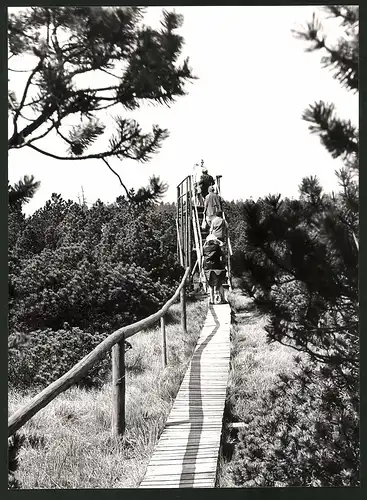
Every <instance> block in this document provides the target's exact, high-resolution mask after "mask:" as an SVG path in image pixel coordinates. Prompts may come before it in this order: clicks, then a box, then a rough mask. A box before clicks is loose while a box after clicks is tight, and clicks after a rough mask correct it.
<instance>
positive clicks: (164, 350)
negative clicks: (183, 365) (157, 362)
mask: <svg viewBox="0 0 367 500" xmlns="http://www.w3.org/2000/svg"><path fill="white" fill-rule="evenodd" d="M161 333H162V364H163V368H165V367H166V366H167V338H166V320H165V319H164V316H162V317H161Z"/></svg>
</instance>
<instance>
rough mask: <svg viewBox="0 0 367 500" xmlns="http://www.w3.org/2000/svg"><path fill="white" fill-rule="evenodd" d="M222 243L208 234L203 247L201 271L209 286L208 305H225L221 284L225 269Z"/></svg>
mask: <svg viewBox="0 0 367 500" xmlns="http://www.w3.org/2000/svg"><path fill="white" fill-rule="evenodd" d="M221 247H222V243H221V242H220V241H219V240H218V239H217V238H216V237H215V236H214V235H212V234H209V235H208V236H207V238H206V240H205V243H204V246H203V270H204V274H205V279H206V281H207V283H208V285H209V304H223V303H225V298H224V288H223V283H224V281H225V279H226V269H225V265H224V258H223V253H222V249H221Z"/></svg>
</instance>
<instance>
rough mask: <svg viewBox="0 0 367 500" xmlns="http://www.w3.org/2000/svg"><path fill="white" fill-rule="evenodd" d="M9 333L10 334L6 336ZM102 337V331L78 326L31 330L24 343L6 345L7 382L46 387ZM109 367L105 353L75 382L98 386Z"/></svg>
mask: <svg viewBox="0 0 367 500" xmlns="http://www.w3.org/2000/svg"><path fill="white" fill-rule="evenodd" d="M12 337H14V335H13V336H11V337H10V340H12ZM105 338H106V335H105V334H100V333H93V334H91V333H88V332H85V331H83V330H81V329H80V328H67V329H62V330H56V331H54V330H52V329H50V328H48V329H45V330H36V331H33V332H31V333H30V334H28V335H27V339H26V341H25V343H23V344H21V345H16V346H15V347H13V348H10V349H9V372H8V377H9V385H10V386H11V387H16V388H17V389H23V390H24V389H27V388H32V389H33V388H34V387H36V388H43V387H46V386H47V385H49V384H50V383H51V382H53V381H55V380H56V379H58V378H59V377H61V376H62V375H64V373H66V372H67V371H68V370H70V368H72V367H73V366H74V365H75V364H76V363H77V362H79V361H80V360H81V359H82V358H83V357H84V356H86V355H87V354H89V352H90V351H91V350H92V349H94V348H95V347H96V346H97V345H98V344H99V343H100V342H102V340H104V339H105ZM110 370H111V364H110V354H109V353H108V354H106V356H105V357H104V358H103V359H102V360H101V361H99V362H98V363H96V365H95V366H94V367H93V368H92V369H91V370H90V371H89V373H88V374H87V375H86V376H85V377H84V378H83V379H82V380H81V381H80V382H79V383H78V385H82V386H87V387H90V386H100V385H101V384H102V383H103V382H104V381H105V379H106V376H107V374H108V373H109V372H110Z"/></svg>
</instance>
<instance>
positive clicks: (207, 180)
mask: <svg viewBox="0 0 367 500" xmlns="http://www.w3.org/2000/svg"><path fill="white" fill-rule="evenodd" d="M214 184H215V180H214V178H213V177H212V176H211V175H209V174H208V169H207V168H206V167H203V166H202V174H201V177H200V180H199V189H200V194H201V196H202V201H204V200H205V197H206V196H207V194H208V191H209V187H210V186H214Z"/></svg>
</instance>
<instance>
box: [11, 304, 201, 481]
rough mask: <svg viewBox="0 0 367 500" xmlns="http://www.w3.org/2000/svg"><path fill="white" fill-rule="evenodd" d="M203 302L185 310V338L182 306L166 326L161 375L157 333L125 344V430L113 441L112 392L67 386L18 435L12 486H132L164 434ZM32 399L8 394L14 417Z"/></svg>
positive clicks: (197, 329)
mask: <svg viewBox="0 0 367 500" xmlns="http://www.w3.org/2000/svg"><path fill="white" fill-rule="evenodd" d="M206 312H207V303H206V301H205V300H201V301H197V302H191V303H188V304H187V329H188V333H187V335H183V333H182V331H181V328H180V306H179V304H177V305H174V306H172V307H171V308H170V311H169V317H168V318H167V320H168V324H167V326H166V334H167V344H168V366H167V367H166V368H165V369H163V367H162V361H161V347H160V345H161V339H160V330H159V328H155V329H149V330H146V331H142V332H140V333H138V334H136V335H135V336H133V337H131V338H129V342H130V343H131V345H132V346H133V348H132V349H131V350H129V351H128V352H127V353H126V368H127V373H126V431H125V434H124V436H123V438H113V437H112V436H111V386H110V384H109V383H106V384H105V386H103V387H102V388H101V389H92V390H86V389H80V388H77V387H72V388H70V389H69V390H68V391H66V392H65V393H63V394H60V395H59V396H58V397H57V398H56V399H55V400H54V401H52V402H51V403H50V404H49V405H48V406H46V407H45V408H44V409H42V410H41V411H40V412H39V413H38V414H36V415H35V416H34V417H33V418H32V419H31V420H30V421H29V422H27V424H25V426H24V427H23V428H22V429H20V431H19V434H20V435H21V437H22V438H24V441H23V443H22V445H21V446H20V449H19V453H18V457H17V469H16V470H15V472H14V477H15V480H16V481H17V484H18V487H19V488H21V489H33V488H38V489H44V488H47V489H54V488H69V489H76V488H137V487H138V486H139V484H140V482H141V480H142V479H143V477H144V474H145V470H146V467H147V465H148V463H149V459H150V456H151V455H152V453H153V450H154V447H155V445H156V443H157V441H158V438H159V435H160V433H161V432H162V430H163V428H164V425H165V421H166V419H167V417H168V415H169V412H170V410H171V407H172V405H173V401H174V398H175V395H176V394H177V391H178V389H179V387H180V384H181V382H182V379H183V377H184V374H185V371H186V369H187V365H188V363H189V361H190V358H191V356H192V353H193V351H194V348H195V346H196V342H197V339H198V337H199V334H200V330H201V328H202V325H203V323H204V320H205V316H206ZM32 396H33V394H27V395H24V396H22V395H20V394H18V393H17V392H15V391H11V392H10V393H9V412H10V413H13V412H14V411H16V410H17V409H18V408H19V407H21V406H23V405H24V404H25V403H26V402H27V401H29V400H30V399H31V397H32Z"/></svg>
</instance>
